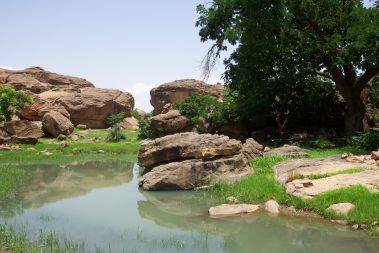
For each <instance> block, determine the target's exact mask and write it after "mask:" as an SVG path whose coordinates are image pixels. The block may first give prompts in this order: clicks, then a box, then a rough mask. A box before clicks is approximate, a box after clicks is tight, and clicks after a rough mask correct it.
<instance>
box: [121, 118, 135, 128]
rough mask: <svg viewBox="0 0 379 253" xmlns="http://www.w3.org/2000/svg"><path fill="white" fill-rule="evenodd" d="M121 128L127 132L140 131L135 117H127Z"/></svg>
mask: <svg viewBox="0 0 379 253" xmlns="http://www.w3.org/2000/svg"><path fill="white" fill-rule="evenodd" d="M121 127H122V128H124V129H125V130H132V131H137V130H138V129H139V127H138V121H137V119H136V118H134V117H126V118H125V119H123V120H122V122H121Z"/></svg>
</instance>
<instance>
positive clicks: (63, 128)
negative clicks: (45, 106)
mask: <svg viewBox="0 0 379 253" xmlns="http://www.w3.org/2000/svg"><path fill="white" fill-rule="evenodd" d="M42 126H43V129H44V130H45V131H46V132H47V133H48V134H49V135H51V136H53V137H55V138H56V137H58V136H59V135H66V136H67V135H70V134H71V133H72V131H73V130H74V125H73V124H72V123H71V121H70V120H69V119H68V118H66V117H65V116H63V115H62V114H61V113H60V112H56V111H51V112H48V113H46V114H45V115H44V116H43V119H42Z"/></svg>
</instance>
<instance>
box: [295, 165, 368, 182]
mask: <svg viewBox="0 0 379 253" xmlns="http://www.w3.org/2000/svg"><path fill="white" fill-rule="evenodd" d="M365 170H366V169H365V168H359V167H358V168H351V169H346V170H340V171H336V172H330V173H323V174H312V175H295V176H294V178H293V179H304V178H308V179H311V180H314V179H321V178H326V177H331V176H336V175H340V174H353V173H358V172H362V171H365Z"/></svg>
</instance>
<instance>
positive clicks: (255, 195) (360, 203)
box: [209, 147, 379, 233]
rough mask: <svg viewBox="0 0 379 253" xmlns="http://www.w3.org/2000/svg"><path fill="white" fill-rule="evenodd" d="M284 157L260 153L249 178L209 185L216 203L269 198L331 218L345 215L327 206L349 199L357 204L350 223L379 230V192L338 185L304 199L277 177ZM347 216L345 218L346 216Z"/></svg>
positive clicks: (314, 154)
mask: <svg viewBox="0 0 379 253" xmlns="http://www.w3.org/2000/svg"><path fill="white" fill-rule="evenodd" d="M354 150H355V151H357V150H356V149H354V148H352V147H343V148H333V149H326V150H321V149H319V150H315V149H314V150H312V151H311V157H312V158H316V157H326V156H329V155H337V154H342V153H345V152H352V151H354ZM287 159H288V158H285V157H279V156H277V157H259V158H256V159H254V160H253V161H252V162H251V165H252V167H253V168H254V170H255V173H254V174H252V175H250V176H248V177H247V178H245V179H243V180H241V181H239V182H235V183H231V184H227V183H221V184H217V185H215V186H214V187H212V188H210V189H209V193H210V195H211V197H212V200H213V203H217V204H220V203H226V202H227V198H228V197H230V196H234V197H236V198H237V199H238V201H239V202H241V203H255V204H256V203H262V202H265V201H267V200H270V199H274V200H276V201H277V202H278V203H280V204H282V205H286V206H294V207H296V208H297V209H303V210H306V211H315V212H317V213H319V214H320V215H322V216H324V217H326V218H328V219H342V218H343V217H340V216H338V215H336V214H335V213H331V212H328V211H327V210H326V209H327V208H328V207H329V206H330V205H332V204H335V203H343V202H350V203H353V204H354V205H355V206H356V207H355V208H354V209H353V211H351V212H350V213H349V214H348V216H347V221H348V222H349V224H366V225H367V226H368V228H369V230H370V231H371V232H372V233H377V232H378V231H377V227H376V226H373V225H372V224H373V223H374V222H376V221H378V220H379V194H378V193H372V192H370V191H368V190H367V189H366V188H365V187H363V186H353V187H349V188H344V189H338V190H334V191H330V192H326V193H324V194H321V195H318V196H316V197H314V198H313V199H311V200H303V199H300V198H298V197H294V196H291V195H289V194H288V193H287V192H286V191H285V188H284V186H283V185H281V184H280V183H279V182H277V181H276V179H275V177H274V174H273V170H272V167H273V166H274V165H275V164H277V163H280V162H283V161H285V160H287ZM358 171H361V169H360V168H355V169H351V170H348V171H342V172H341V173H353V172H358ZM345 219H346V218H345Z"/></svg>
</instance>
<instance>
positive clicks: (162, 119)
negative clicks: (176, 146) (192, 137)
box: [151, 110, 192, 134]
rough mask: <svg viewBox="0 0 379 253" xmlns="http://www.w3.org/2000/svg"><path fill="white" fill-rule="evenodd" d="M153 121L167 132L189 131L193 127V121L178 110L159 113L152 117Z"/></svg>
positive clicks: (157, 126)
mask: <svg viewBox="0 0 379 253" xmlns="http://www.w3.org/2000/svg"><path fill="white" fill-rule="evenodd" d="M151 123H152V124H153V125H154V127H156V128H157V129H159V130H161V131H162V132H163V133H165V134H176V133H181V132H187V131H190V130H191V128H192V124H191V121H190V120H189V119H188V118H187V117H185V116H183V115H181V114H180V112H179V111H178V110H170V111H169V112H167V113H162V114H158V115H156V116H154V117H152V118H151Z"/></svg>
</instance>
